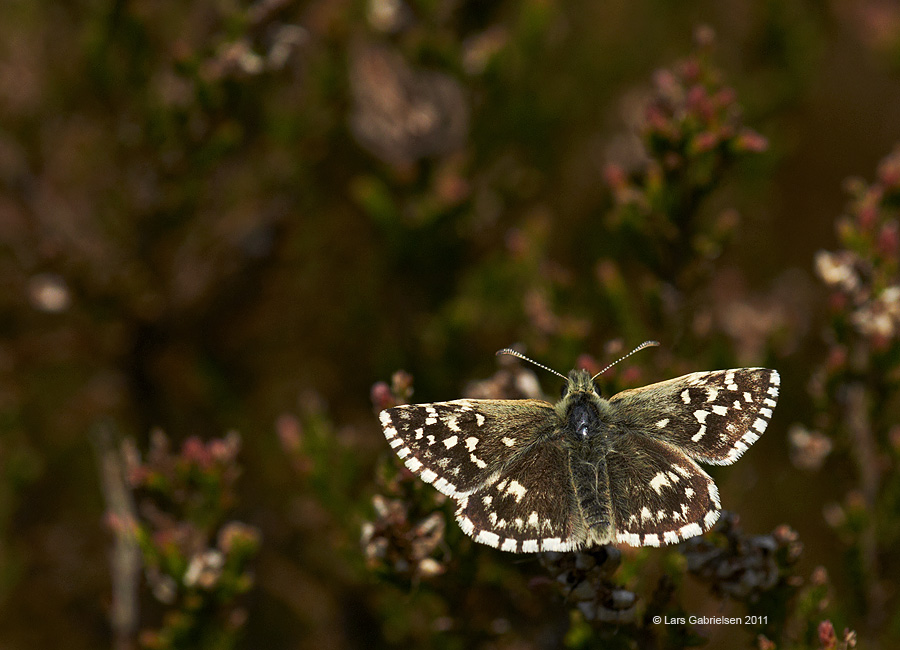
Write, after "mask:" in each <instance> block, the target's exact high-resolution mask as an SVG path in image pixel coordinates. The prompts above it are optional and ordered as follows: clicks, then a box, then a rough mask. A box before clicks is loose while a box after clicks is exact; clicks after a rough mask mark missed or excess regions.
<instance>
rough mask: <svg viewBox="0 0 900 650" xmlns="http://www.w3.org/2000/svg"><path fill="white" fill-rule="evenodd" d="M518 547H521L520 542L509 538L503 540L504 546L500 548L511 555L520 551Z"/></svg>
mask: <svg viewBox="0 0 900 650" xmlns="http://www.w3.org/2000/svg"><path fill="white" fill-rule="evenodd" d="M518 546H519V542H517V541H516V540H514V539H513V538H511V537H507V538H506V539H504V540H503V545H502V546H501V547H500V550H501V551H508V552H510V553H515V552H516V550H517V549H518Z"/></svg>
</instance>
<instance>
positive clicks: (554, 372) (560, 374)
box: [497, 348, 566, 379]
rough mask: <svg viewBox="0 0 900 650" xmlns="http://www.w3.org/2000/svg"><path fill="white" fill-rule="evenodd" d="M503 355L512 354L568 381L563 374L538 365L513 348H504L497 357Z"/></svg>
mask: <svg viewBox="0 0 900 650" xmlns="http://www.w3.org/2000/svg"><path fill="white" fill-rule="evenodd" d="M501 354H511V355H512V356H514V357H519V358H520V359H523V360H525V361H527V362H528V363H533V364H534V365H536V366H537V367H538V368H543V369H544V370H547V371H549V372H552V373H553V374H554V375H559V376H560V377H562V378H563V379H566V376H565V375H563V374H562V373H559V372H556V371H555V370H554V369H553V368H548V367H547V366H545V365H543V364H541V363H538V362H537V361H535V360H533V359H529V358H528V357H526V356H525V355H524V354H522V353H521V352H517V351H516V350H513V349H512V348H503V349H502V350H500V351H498V352H497V356H500V355H501Z"/></svg>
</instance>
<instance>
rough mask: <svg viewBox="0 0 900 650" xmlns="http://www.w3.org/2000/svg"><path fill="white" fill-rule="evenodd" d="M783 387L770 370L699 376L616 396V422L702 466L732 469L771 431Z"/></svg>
mask: <svg viewBox="0 0 900 650" xmlns="http://www.w3.org/2000/svg"><path fill="white" fill-rule="evenodd" d="M779 383H780V377H779V375H778V372H777V371H775V370H769V369H767V368H735V369H732V370H715V371H712V372H695V373H693V374H690V375H684V376H683V377H677V378H675V379H670V380H668V381H663V382H659V383H657V384H651V385H649V386H644V387H642V388H635V389H632V390H626V391H622V392H621V393H618V394H616V395H613V397H612V398H611V399H610V400H609V403H610V407H611V413H612V421H613V423H614V424H616V425H618V426H619V427H621V428H622V429H624V430H628V431H635V432H639V433H641V434H643V435H647V436H652V437H654V438H658V439H660V440H664V441H666V442H668V443H670V444H672V445H674V446H676V447H678V449H680V450H681V451H683V452H684V453H685V454H687V455H688V456H690V457H691V458H693V459H695V460H698V461H700V462H703V463H710V464H713V465H730V464H731V463H733V462H734V461H736V460H737V459H738V458H739V457H740V456H741V454H743V453H744V452H745V451H746V450H747V448H748V447H749V446H750V445H752V444H753V443H754V442H756V440H758V439H759V437H760V436H761V435H762V433H763V432H764V431H765V430H766V427H767V426H768V424H769V418H771V417H772V409H773V408H775V403H776V400H777V399H778V388H779Z"/></svg>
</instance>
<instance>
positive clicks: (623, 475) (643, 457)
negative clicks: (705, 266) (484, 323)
mask: <svg viewBox="0 0 900 650" xmlns="http://www.w3.org/2000/svg"><path fill="white" fill-rule="evenodd" d="M650 345H659V344H658V343H657V342H655V341H647V342H645V343H643V344H641V345H640V346H638V347H637V348H636V349H635V350H632V352H630V353H629V354H628V355H625V357H622V359H624V358H626V357H628V356H630V355H631V354H634V352H637V351H638V350H640V349H643V348H644V347H647V346H650ZM497 354H512V355H515V356H518V357H520V358H522V359H525V360H527V361H530V362H531V363H534V364H535V365H537V366H539V367H541V368H544V369H546V370H549V371H550V372H554V373H555V374H557V375H559V376H560V377H563V378H564V379H565V380H566V384H565V386H564V387H563V394H562V398H561V399H560V400H559V401H558V402H557V403H556V404H551V403H549V402H545V401H543V400H537V399H521V400H490V399H489V400H478V399H459V400H454V401H451V402H435V403H432V404H410V405H403V406H396V407H393V408H389V409H386V410H384V411H382V412H381V413H380V415H379V418H380V421H381V425H382V428H383V430H384V435H385V437H386V438H387V440H388V443H389V444H390V446H391V447H392V448H393V449H394V451H395V452H396V454H397V456H399V457H400V459H401V460H402V461H403V462H404V464H405V465H406V467H407V468H408V469H409V470H410V471H411V472H413V473H414V474H417V475H418V476H419V478H421V479H422V480H423V481H425V482H426V483H430V484H431V485H433V486H434V487H435V488H436V489H437V490H438V491H440V492H441V493H443V494H446V495H447V496H449V497H451V498H452V499H454V500H455V501H456V504H457V509H456V520H457V522H458V523H459V525H460V527H461V528H462V530H463V532H465V533H466V534H467V535H469V536H470V537H472V538H474V540H475V541H476V542H479V543H482V544H487V545H488V546H493V547H495V548H499V549H501V550H503V551H510V552H514V553H534V552H539V551H572V550H577V549H581V548H587V547H590V546H594V545H603V544H612V543H616V544H628V545H630V546H661V545H665V544H675V543H678V542H681V541H683V540H686V539H688V538H691V537H694V536H696V535H700V534H702V533H703V532H704V531H707V530H709V529H710V528H711V527H712V525H713V524H714V523H715V522H716V520H717V519H718V518H719V514H720V512H721V509H722V504H721V502H720V500H719V491H718V488H717V487H716V484H715V483H714V482H713V480H712V478H710V477H709V475H708V474H707V473H706V472H705V471H703V469H701V468H700V466H699V465H698V463H706V464H712V465H730V464H731V463H733V462H734V461H736V460H737V459H738V458H740V456H741V454H743V453H744V452H745V451H746V450H747V448H748V447H749V446H750V445H752V444H753V443H754V442H756V440H757V439H759V437H760V436H761V435H762V433H763V432H764V431H765V430H766V427H767V425H768V423H769V420H770V418H771V417H772V409H773V408H774V407H775V403H776V401H777V399H778V389H779V384H780V377H779V374H778V372H777V371H775V370H769V369H766V368H735V369H731V370H714V371H710V372H695V373H692V374H689V375H684V376H683V377H677V378H675V379H669V380H668V381H663V382H659V383H656V384H651V385H649V386H644V387H642V388H635V389H631V390H625V391H622V392H620V393H617V394H616V395H613V396H612V397H611V398H609V399H606V398H604V397H602V396H601V395H600V392H599V391H598V389H597V387H596V385H595V384H594V379H595V378H596V377H597V376H598V375H599V374H601V373H602V372H605V371H606V370H607V369H608V368H609V367H611V366H612V365H614V364H610V366H607V368H604V370H602V371H601V372H600V373H597V375H594V376H593V377H592V376H591V375H590V373H588V372H587V371H585V370H572V371H571V372H570V373H569V374H568V377H565V376H563V375H562V374H561V373H557V372H556V371H554V370H552V369H550V368H547V367H546V366H542V365H541V364H538V363H536V362H534V361H531V359H528V358H527V357H524V356H523V355H521V354H520V353H518V352H516V351H515V350H509V349H506V350H501V351H500V352H498V353H497ZM622 359H619V361H621V360H622ZM616 363H618V361H617V362H616Z"/></svg>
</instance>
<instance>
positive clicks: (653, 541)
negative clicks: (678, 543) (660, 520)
mask: <svg viewBox="0 0 900 650" xmlns="http://www.w3.org/2000/svg"><path fill="white" fill-rule="evenodd" d="M644 546H659V537H657V536H656V533H652V534H650V533H648V534H647V535H644Z"/></svg>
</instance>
